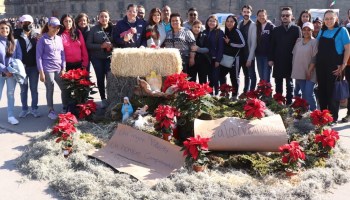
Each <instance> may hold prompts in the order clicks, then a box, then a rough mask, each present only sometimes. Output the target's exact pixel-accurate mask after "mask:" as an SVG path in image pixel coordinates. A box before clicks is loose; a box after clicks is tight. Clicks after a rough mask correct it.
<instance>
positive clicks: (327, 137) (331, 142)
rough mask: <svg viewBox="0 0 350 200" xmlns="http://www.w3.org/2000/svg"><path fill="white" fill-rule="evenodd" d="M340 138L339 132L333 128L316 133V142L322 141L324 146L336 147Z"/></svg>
mask: <svg viewBox="0 0 350 200" xmlns="http://www.w3.org/2000/svg"><path fill="white" fill-rule="evenodd" d="M338 140H339V133H338V132H337V131H335V130H333V129H331V130H323V132H322V133H321V134H316V135H315V142H316V143H319V142H321V143H322V146H323V147H330V148H334V147H335V144H336V142H337V141H338Z"/></svg>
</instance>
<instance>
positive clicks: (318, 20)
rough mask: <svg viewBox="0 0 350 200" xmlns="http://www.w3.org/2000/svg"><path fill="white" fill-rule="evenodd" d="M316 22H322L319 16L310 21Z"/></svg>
mask: <svg viewBox="0 0 350 200" xmlns="http://www.w3.org/2000/svg"><path fill="white" fill-rule="evenodd" d="M316 22H320V23H322V20H321V19H320V18H319V17H316V19H314V21H312V23H316Z"/></svg>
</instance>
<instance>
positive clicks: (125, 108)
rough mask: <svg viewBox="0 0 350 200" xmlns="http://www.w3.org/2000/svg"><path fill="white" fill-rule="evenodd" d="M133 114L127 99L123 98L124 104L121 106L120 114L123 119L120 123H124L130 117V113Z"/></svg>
mask: <svg viewBox="0 0 350 200" xmlns="http://www.w3.org/2000/svg"><path fill="white" fill-rule="evenodd" d="M133 112H134V110H133V108H132V105H131V103H130V101H129V98H128V97H124V103H123V106H122V114H123V119H122V122H123V123H125V122H126V120H127V119H128V118H129V117H130V116H132V113H133Z"/></svg>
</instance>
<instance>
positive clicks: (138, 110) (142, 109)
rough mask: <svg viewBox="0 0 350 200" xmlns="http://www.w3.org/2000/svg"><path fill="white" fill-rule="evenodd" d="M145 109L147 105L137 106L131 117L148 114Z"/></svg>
mask: <svg viewBox="0 0 350 200" xmlns="http://www.w3.org/2000/svg"><path fill="white" fill-rule="evenodd" d="M147 110H148V105H144V106H143V107H142V108H137V110H136V111H135V113H134V114H133V117H134V118H137V117H138V116H139V115H141V116H145V115H147V114H148V112H147Z"/></svg>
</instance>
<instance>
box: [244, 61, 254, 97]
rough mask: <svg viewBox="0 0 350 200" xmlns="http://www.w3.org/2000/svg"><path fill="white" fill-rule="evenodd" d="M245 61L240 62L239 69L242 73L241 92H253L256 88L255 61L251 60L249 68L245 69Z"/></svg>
mask: <svg viewBox="0 0 350 200" xmlns="http://www.w3.org/2000/svg"><path fill="white" fill-rule="evenodd" d="M246 62H247V61H246V60H245V61H243V62H242V65H241V67H242V68H243V73H244V88H243V92H244V93H246V92H247V91H254V90H255V87H256V72H255V60H252V64H251V66H250V67H246V66H245V65H246Z"/></svg>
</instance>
